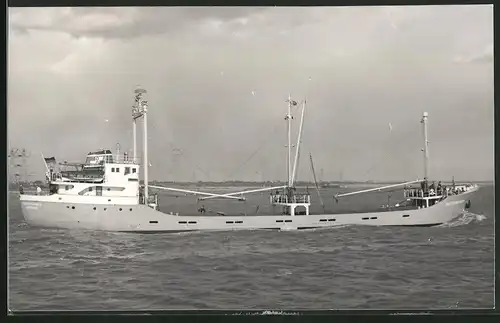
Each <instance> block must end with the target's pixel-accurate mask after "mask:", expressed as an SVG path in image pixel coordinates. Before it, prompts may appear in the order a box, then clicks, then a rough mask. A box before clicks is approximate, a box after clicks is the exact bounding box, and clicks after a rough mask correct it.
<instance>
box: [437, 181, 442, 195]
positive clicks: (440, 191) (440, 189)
mask: <svg viewBox="0 0 500 323" xmlns="http://www.w3.org/2000/svg"><path fill="white" fill-rule="evenodd" d="M442 190H443V185H441V181H439V182H438V186H437V193H438V195H441V194H442Z"/></svg>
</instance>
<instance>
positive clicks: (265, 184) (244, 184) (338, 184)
mask: <svg viewBox="0 0 500 323" xmlns="http://www.w3.org/2000/svg"><path fill="white" fill-rule="evenodd" d="M404 182H406V181H399V182H396V181H366V182H361V181H342V182H340V181H331V182H321V183H318V186H320V187H321V188H341V187H346V186H358V187H359V186H384V185H391V184H400V183H404ZM436 182H437V181H436ZM455 183H456V184H457V185H459V184H465V183H473V184H479V185H481V184H482V185H494V181H461V180H457V181H455ZM21 184H22V185H23V186H24V187H25V189H29V188H30V187H36V186H37V185H39V186H41V187H44V186H46V185H47V184H46V183H44V182H41V181H37V182H34V183H21ZM141 184H143V182H142V181H141ZM442 184H444V185H451V184H452V183H451V181H442ZM149 185H161V186H177V187H179V186H180V187H204V188H208V187H214V188H217V187H246V188H260V187H273V186H285V185H286V183H285V182H278V181H276V182H271V181H268V182H252V181H221V182H203V181H199V182H172V181H150V182H149ZM295 186H296V187H302V188H305V187H310V188H314V187H315V184H314V182H300V181H299V182H295ZM9 190H10V191H11V190H12V191H14V190H15V191H17V184H14V183H10V185H9Z"/></svg>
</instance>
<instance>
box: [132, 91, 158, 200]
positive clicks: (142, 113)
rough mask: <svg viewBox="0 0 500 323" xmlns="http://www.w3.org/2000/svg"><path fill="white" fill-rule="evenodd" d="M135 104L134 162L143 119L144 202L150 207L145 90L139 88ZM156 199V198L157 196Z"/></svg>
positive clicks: (133, 116)
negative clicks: (139, 126) (139, 128)
mask: <svg viewBox="0 0 500 323" xmlns="http://www.w3.org/2000/svg"><path fill="white" fill-rule="evenodd" d="M134 93H135V104H134V105H133V106H132V122H133V124H132V126H133V136H134V151H133V154H134V160H135V158H137V137H136V135H137V131H136V127H137V126H136V123H137V119H139V118H141V117H142V119H143V120H142V121H143V137H144V138H143V139H144V143H143V164H144V166H143V168H144V201H145V204H148V205H149V178H148V168H149V164H148V118H147V117H148V114H147V112H148V101H146V100H145V99H144V95H145V94H146V93H147V91H146V90H145V89H142V88H137V89H136V90H135V91H134ZM155 199H156V196H155ZM152 206H153V207H155V208H156V207H157V203H156V201H155V202H154V203H152Z"/></svg>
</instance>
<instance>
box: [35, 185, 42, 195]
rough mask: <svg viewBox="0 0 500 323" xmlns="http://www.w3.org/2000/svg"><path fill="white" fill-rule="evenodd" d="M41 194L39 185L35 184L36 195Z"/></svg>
mask: <svg viewBox="0 0 500 323" xmlns="http://www.w3.org/2000/svg"><path fill="white" fill-rule="evenodd" d="M41 194H42V189H41V188H40V186H37V187H36V195H41Z"/></svg>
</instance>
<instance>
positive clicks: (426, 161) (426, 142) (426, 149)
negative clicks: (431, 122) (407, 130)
mask: <svg viewBox="0 0 500 323" xmlns="http://www.w3.org/2000/svg"><path fill="white" fill-rule="evenodd" d="M428 116H429V114H428V113H427V112H424V114H423V116H422V120H421V121H420V122H421V123H422V124H423V132H424V148H423V149H422V150H423V152H424V180H429V140H428V137H427V118H428Z"/></svg>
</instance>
